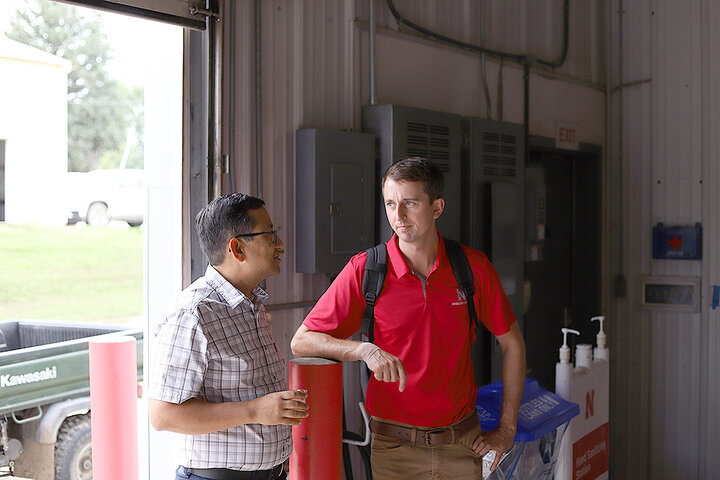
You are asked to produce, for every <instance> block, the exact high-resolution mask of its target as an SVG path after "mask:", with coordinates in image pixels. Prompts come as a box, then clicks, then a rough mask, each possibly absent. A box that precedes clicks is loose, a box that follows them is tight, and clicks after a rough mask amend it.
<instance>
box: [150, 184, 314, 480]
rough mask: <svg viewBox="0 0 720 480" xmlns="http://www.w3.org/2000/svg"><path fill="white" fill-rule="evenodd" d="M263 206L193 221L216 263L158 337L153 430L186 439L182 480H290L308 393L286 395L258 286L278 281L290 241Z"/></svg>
mask: <svg viewBox="0 0 720 480" xmlns="http://www.w3.org/2000/svg"><path fill="white" fill-rule="evenodd" d="M264 204H265V203H264V202H263V201H262V200H260V199H259V198H256V197H251V196H247V195H243V194H239V193H235V194H231V195H226V196H223V197H220V198H216V199H215V200H213V201H212V202H210V204H209V205H208V206H207V207H205V208H204V209H203V210H202V211H201V212H200V213H199V214H198V215H197V218H196V227H197V231H198V237H199V238H200V246H201V248H202V250H203V253H205V255H206V256H207V258H208V260H209V261H210V265H209V266H208V268H207V271H206V272H205V275H204V276H203V277H200V278H199V279H197V280H196V281H195V282H193V284H192V285H190V286H189V287H188V288H186V289H185V290H184V291H183V292H182V293H181V294H180V296H179V297H178V299H177V302H176V304H175V306H174V307H173V308H172V309H171V310H170V313H168V314H167V315H166V316H165V317H164V318H163V320H162V321H161V323H160V325H159V326H158V327H157V329H156V331H155V338H154V339H153V340H154V348H155V355H154V360H153V363H152V365H151V371H150V385H149V389H148V397H149V403H148V408H149V414H150V421H151V423H152V425H153V427H154V428H155V429H157V430H169V431H173V432H177V433H181V434H183V436H184V439H183V440H184V441H183V442H182V448H181V451H180V467H179V468H178V469H177V471H176V479H191V480H201V479H220V480H226V479H229V480H245V479H247V480H259V479H262V480H265V479H268V480H271V479H276V478H285V472H284V469H283V465H284V464H285V462H286V460H287V459H288V457H289V456H290V451H291V449H292V437H291V426H292V425H298V424H299V423H300V421H301V420H302V419H303V418H305V417H307V416H308V413H307V405H306V404H305V403H304V401H305V398H306V396H307V394H306V393H305V392H302V391H299V390H298V391H292V390H288V385H287V380H286V378H285V359H284V358H283V356H282V354H281V353H280V352H279V351H278V348H277V345H276V344H275V341H274V340H273V338H272V336H271V334H270V328H269V325H268V323H267V318H266V314H265V307H264V305H263V303H264V302H265V300H266V299H267V297H268V295H267V293H265V291H264V290H263V289H262V288H260V287H259V285H260V283H261V282H262V281H263V280H265V279H266V278H268V277H269V276H271V275H277V274H278V273H280V261H281V260H280V255H281V254H282V253H284V250H283V242H282V240H280V237H279V236H278V234H277V228H274V227H273V224H272V221H271V220H270V216H269V215H268V213H267V211H266V210H265V208H264Z"/></svg>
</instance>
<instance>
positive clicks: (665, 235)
mask: <svg viewBox="0 0 720 480" xmlns="http://www.w3.org/2000/svg"><path fill="white" fill-rule="evenodd" d="M652 236H653V258H655V259H664V260H700V259H701V258H702V226H701V225H700V224H699V223H696V224H695V225H694V226H687V227H666V226H664V225H663V224H662V223H659V224H658V225H657V226H656V227H653V232H652Z"/></svg>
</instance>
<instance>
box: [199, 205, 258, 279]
mask: <svg viewBox="0 0 720 480" xmlns="http://www.w3.org/2000/svg"><path fill="white" fill-rule="evenodd" d="M263 205H265V202H264V201H262V200H261V199H259V198H257V197H251V196H250V195H244V194H242V193H231V194H230V195H224V196H222V197H218V198H216V199H214V200H212V201H211V202H210V203H209V204H208V205H207V206H206V207H205V208H203V209H202V210H200V212H199V213H198V214H197V216H196V217H195V227H196V228H197V233H198V238H199V239H200V248H201V249H202V251H203V253H204V254H205V256H206V257H207V258H208V260H209V261H210V264H211V265H220V264H221V263H222V262H223V260H224V259H225V249H226V248H227V242H228V241H230V239H231V238H233V237H234V236H236V235H240V234H242V233H250V232H252V229H253V228H255V220H254V219H253V217H252V216H251V215H250V214H249V213H248V211H249V210H255V209H257V208H260V207H262V206H263ZM247 240H248V241H252V237H249V238H248V239H247Z"/></svg>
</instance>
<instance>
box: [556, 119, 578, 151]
mask: <svg viewBox="0 0 720 480" xmlns="http://www.w3.org/2000/svg"><path fill="white" fill-rule="evenodd" d="M555 147H556V148H563V149H565V150H578V149H579V148H580V141H579V140H578V128H577V125H575V124H574V123H568V122H557V125H556V128H555Z"/></svg>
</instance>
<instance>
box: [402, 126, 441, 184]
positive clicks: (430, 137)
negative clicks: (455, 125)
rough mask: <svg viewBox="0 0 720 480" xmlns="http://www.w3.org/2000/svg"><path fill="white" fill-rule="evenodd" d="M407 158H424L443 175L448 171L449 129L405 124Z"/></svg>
mask: <svg viewBox="0 0 720 480" xmlns="http://www.w3.org/2000/svg"><path fill="white" fill-rule="evenodd" d="M405 127H406V129H407V137H406V141H407V155H408V157H425V158H427V159H429V160H431V161H432V162H433V163H435V164H436V165H437V166H438V168H440V170H442V171H443V172H445V173H448V172H449V171H450V128H449V127H447V126H443V125H429V124H427V123H419V122H407V123H406V124H405Z"/></svg>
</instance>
